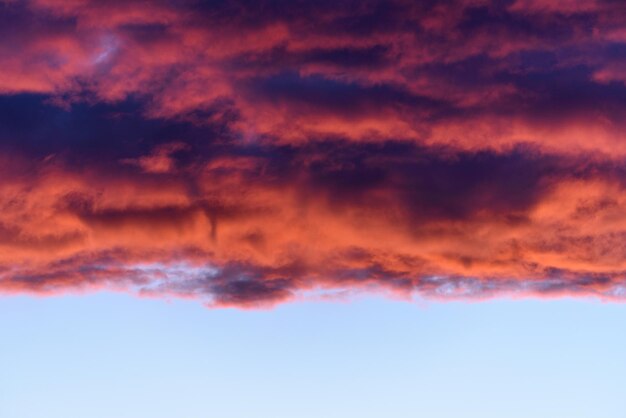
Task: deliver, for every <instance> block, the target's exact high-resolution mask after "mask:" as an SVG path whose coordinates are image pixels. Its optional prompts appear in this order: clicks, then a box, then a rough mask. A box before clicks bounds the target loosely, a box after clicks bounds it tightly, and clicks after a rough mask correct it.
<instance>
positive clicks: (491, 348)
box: [0, 294, 626, 418]
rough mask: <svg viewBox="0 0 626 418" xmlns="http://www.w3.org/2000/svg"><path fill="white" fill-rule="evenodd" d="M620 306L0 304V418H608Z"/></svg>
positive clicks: (620, 367)
mask: <svg viewBox="0 0 626 418" xmlns="http://www.w3.org/2000/svg"><path fill="white" fill-rule="evenodd" d="M624 323H626V307H624V306H623V305H619V304H606V303H600V302H597V301H583V300H556V301H555V300H551V301H495V302H483V303H475V304H472V303H442V304H440V303H414V304H411V303H399V302H397V301H385V300H380V299H362V300H359V301H355V302H352V303H349V304H343V303H305V304H287V305H283V306H279V307H277V308H275V309H273V310H266V311H245V310H244V311H242V310H234V309H225V310H208V309H205V308H203V307H201V306H200V305H198V304H196V303H191V302H184V301H176V302H165V301H162V300H148V299H145V300H137V299H134V298H131V297H128V296H123V295H118V294H98V295H92V296H81V297H57V298H29V297H13V298H5V299H3V301H2V304H1V305H0V333H1V336H0V341H1V345H0V417H2V418H68V417H90V418H109V417H116V418H139V417H151V418H161V417H163V418H165V417H183V418H185V417H189V418H195V417H220V418H247V417H274V418H283V417H285V418H287V417H295V416H297V417H307V418H308V417H322V416H323V417H381V416H388V417H407V418H408V417H459V416H463V417H482V418H484V417H494V418H495V417H502V416H506V417H531V416H532V417H542V416H546V417H548V416H549V417H619V416H623V414H624V411H626V401H624V400H623V399H624V398H623V388H624V387H626V359H625V358H624V352H626V337H625V336H624V335H625V334H624V332H623V327H624Z"/></svg>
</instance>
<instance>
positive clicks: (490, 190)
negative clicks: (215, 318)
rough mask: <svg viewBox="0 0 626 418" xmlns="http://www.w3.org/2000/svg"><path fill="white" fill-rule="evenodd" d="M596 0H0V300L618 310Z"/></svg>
mask: <svg viewBox="0 0 626 418" xmlns="http://www.w3.org/2000/svg"><path fill="white" fill-rule="evenodd" d="M625 25H626V7H624V5H623V4H622V2H619V1H613V0H595V1H593V0H592V1H586V2H579V1H574V0H572V1H561V2H554V1H548V0H515V1H513V0H511V1H506V0H501V1H496V0H493V1H486V0H457V1H421V2H415V1H404V0H387V1H377V0H370V1H350V0H333V1H326V0H320V1H315V2H313V1H300V0H289V1H282V0H273V1H270V0H259V1H255V2H248V1H240V0H214V1H195V0H188V1H176V2H173V1H153V2H143V1H128V0H123V1H122V0H109V1H96V0H93V1H92V0H29V1H21V0H3V1H0V37H1V38H2V39H3V40H5V41H4V42H2V44H0V65H1V68H2V70H1V71H0V292H1V293H4V294H15V293H24V292H26V293H35V294H44V295H47V294H58V293H64V292H76V291H95V290H98V289H107V290H119V291H125V292H132V293H135V294H139V295H142V296H148V297H184V298H193V299H198V300H200V301H202V302H203V303H206V304H207V305H209V306H236V307H259V306H270V305H273V304H276V303H280V302H285V301H292V300H299V299H310V298H313V299H316V298H350V297H351V296H353V295H355V294H359V293H364V292H382V293H384V294H387V295H389V296H392V297H399V298H410V297H412V296H414V295H421V296H425V297H430V298H436V299H449V298H474V299H476V298H478V299H480V298H490V297H499V296H514V297H527V296H534V297H553V296H565V295H567V296H595V297H600V298H606V299H622V298H623V297H624V296H626V159H625V157H626V138H625V134H624V132H626V130H625V128H626V126H625V125H626V84H625V83H626V30H625V29H624V27H625Z"/></svg>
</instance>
